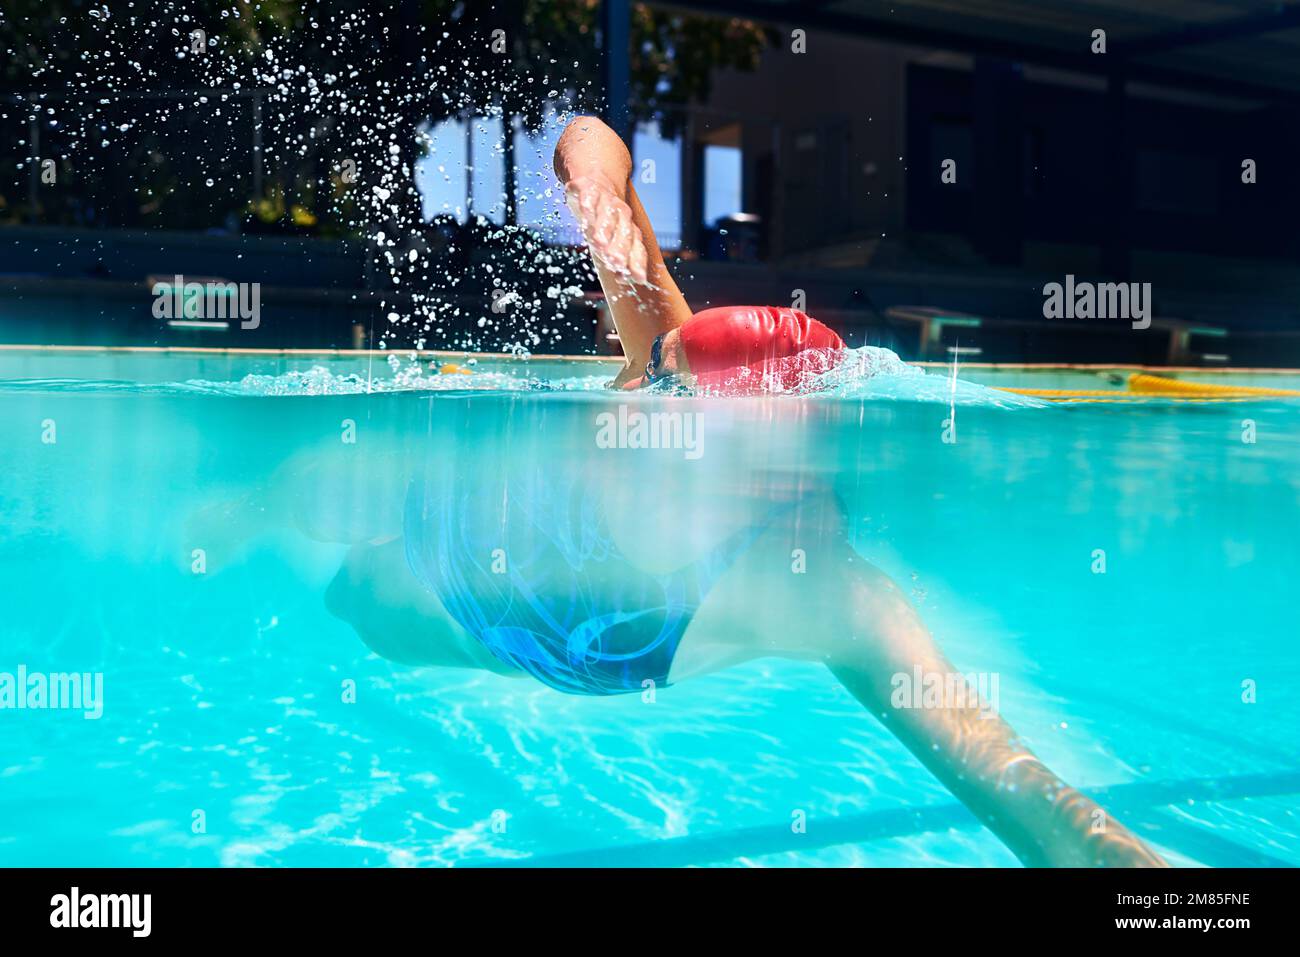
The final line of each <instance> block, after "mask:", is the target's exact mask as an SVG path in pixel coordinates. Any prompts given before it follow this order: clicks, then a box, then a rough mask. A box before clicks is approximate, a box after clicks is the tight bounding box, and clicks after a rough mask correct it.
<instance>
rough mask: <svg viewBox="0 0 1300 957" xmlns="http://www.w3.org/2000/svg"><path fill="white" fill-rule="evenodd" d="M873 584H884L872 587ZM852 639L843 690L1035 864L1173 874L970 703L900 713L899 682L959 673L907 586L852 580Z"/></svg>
mask: <svg viewBox="0 0 1300 957" xmlns="http://www.w3.org/2000/svg"><path fill="white" fill-rule="evenodd" d="M870 578H875V579H878V580H875V581H871V580H868V579H870ZM845 586H846V588H847V589H848V594H847V595H846V597H847V598H848V599H849V607H850V608H853V609H856V613H853V612H851V613H850V618H851V621H852V624H851V627H850V628H848V629H846V633H847V634H848V635H849V636H850V637H849V638H848V639H847V640H841V641H840V642H839V643H838V647H834V648H832V649H830V650H829V651H830V653H829V654H828V655H827V657H826V664H827V665H828V666H829V667H830V670H831V672H832V673H833V674H834V675H835V677H836V678H838V679H839V681H840V683H841V684H843V685H844V686H845V688H847V689H848V691H849V692H850V693H851V694H852V695H853V696H854V697H855V698H857V699H858V700H859V701H860V702H862V704H863V705H865V706H866V707H867V709H868V710H870V711H871V712H872V713H873V714H875V715H876V716H877V717H878V718H880V720H881V721H882V722H883V723H884V724H885V726H886V727H888V728H889V730H890V731H891V732H893V734H894V735H895V736H896V737H898V739H899V740H900V741H901V742H902V743H903V744H904V745H906V746H907V749H908V750H909V751H911V752H912V754H914V755H915V756H916V757H917V758H918V759H919V760H920V761H921V763H922V764H924V765H925V766H926V767H927V768H928V769H929V770H930V771H931V773H933V774H934V775H935V777H937V778H938V779H939V780H940V781H941V782H942V783H943V784H944V785H945V786H946V787H947V788H948V789H949V790H950V791H951V792H952V793H953V795H954V796H956V797H957V798H958V799H960V800H961V802H962V803H963V804H965V805H966V806H967V807H968V808H969V809H970V810H971V811H972V812H974V813H975V815H976V816H977V817H978V818H979V819H980V821H981V823H983V824H984V825H986V826H987V827H988V828H989V829H990V830H992V831H993V833H995V834H996V835H997V836H998V837H999V838H1001V839H1002V841H1003V842H1004V843H1005V844H1006V845H1007V846H1008V847H1009V848H1010V849H1011V850H1012V852H1013V853H1015V855H1016V856H1017V857H1019V858H1020V860H1021V861H1022V862H1024V863H1025V864H1026V865H1027V866H1031V867H1034V866H1038V867H1042V866H1050V867H1167V866H1168V864H1166V863H1165V861H1164V860H1162V859H1161V858H1160V857H1159V856H1158V855H1156V854H1154V853H1153V852H1152V851H1151V850H1150V849H1149V848H1148V847H1147V846H1146V845H1145V844H1144V843H1143V842H1142V841H1141V840H1140V839H1139V838H1137V837H1136V836H1135V835H1134V834H1133V833H1132V832H1130V831H1129V830H1128V829H1126V828H1125V827H1123V826H1122V825H1121V824H1119V823H1118V822H1117V821H1115V820H1113V819H1111V818H1109V817H1108V816H1107V815H1106V813H1105V811H1103V810H1102V809H1101V808H1100V807H1099V806H1098V805H1097V804H1096V802H1094V801H1093V800H1091V799H1090V798H1088V797H1086V796H1085V795H1084V794H1082V793H1080V792H1079V791H1078V790H1076V789H1075V788H1073V787H1070V786H1069V785H1067V784H1066V783H1065V782H1064V781H1062V780H1061V779H1060V778H1059V777H1057V776H1056V774H1054V773H1053V772H1052V771H1051V769H1049V768H1048V767H1047V766H1046V765H1045V764H1044V763H1043V762H1042V761H1041V760H1040V759H1039V758H1038V757H1037V756H1036V755H1035V754H1033V753H1032V752H1031V751H1030V750H1029V749H1028V748H1027V747H1026V746H1025V745H1024V744H1023V743H1022V742H1021V741H1020V739H1019V738H1018V737H1017V735H1016V733H1015V731H1014V729H1013V728H1012V727H1011V726H1010V725H1009V724H1007V723H1006V721H1004V720H1003V719H1002V718H1001V716H999V715H998V714H996V713H995V712H990V711H986V710H983V709H982V708H981V706H980V704H978V703H974V702H970V701H967V702H966V705H965V706H952V703H950V704H949V706H945V707H937V708H932V707H912V708H901V707H896V706H895V704H894V702H893V701H892V694H893V691H894V684H893V680H892V676H895V675H899V674H903V675H909V676H910V675H912V674H913V673H914V669H916V668H920V669H921V671H922V673H924V674H934V675H953V674H956V673H957V669H956V668H955V667H954V666H953V665H952V664H951V663H950V662H949V661H948V660H947V658H946V657H944V655H943V654H942V653H941V652H940V651H939V648H938V646H937V645H936V644H935V643H934V639H933V638H932V637H931V635H930V633H929V630H928V629H927V628H926V627H925V625H924V623H923V622H922V621H921V619H920V616H919V615H918V614H917V613H916V610H915V609H914V608H912V606H911V604H910V603H909V602H908V601H907V600H906V599H905V598H904V597H903V595H902V594H901V592H899V590H898V587H897V585H895V584H894V583H893V582H892V581H890V580H889V579H888V577H887V576H885V575H884V574H883V573H881V572H879V571H878V570H876V569H874V568H873V567H872V566H870V565H868V564H866V563H861V566H860V567H859V571H858V575H857V576H856V578H855V580H854V579H851V580H849V581H846V582H845Z"/></svg>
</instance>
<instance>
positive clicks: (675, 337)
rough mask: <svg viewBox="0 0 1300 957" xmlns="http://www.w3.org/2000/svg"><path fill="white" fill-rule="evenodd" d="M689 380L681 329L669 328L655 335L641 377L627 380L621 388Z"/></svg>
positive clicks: (685, 383)
mask: <svg viewBox="0 0 1300 957" xmlns="http://www.w3.org/2000/svg"><path fill="white" fill-rule="evenodd" d="M691 381H692V377H691V374H690V364H689V363H688V362H687V361H686V350H685V349H684V348H683V347H682V337H681V331H680V329H669V330H668V331H667V332H665V333H664V334H663V335H661V336H657V337H656V338H655V341H654V343H653V344H652V345H651V346H650V360H649V361H648V362H647V363H646V364H645V371H644V373H643V374H642V375H641V377H640V378H638V379H633V380H632V381H631V382H628V383H627V384H626V385H624V386H623V388H624V389H641V388H644V387H645V386H648V385H654V384H656V383H660V382H669V383H672V384H675V385H690V384H691Z"/></svg>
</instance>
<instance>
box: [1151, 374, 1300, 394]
mask: <svg viewBox="0 0 1300 957" xmlns="http://www.w3.org/2000/svg"><path fill="white" fill-rule="evenodd" d="M1128 387H1129V391H1131V392H1140V393H1143V394H1145V395H1196V396H1215V395H1222V396H1246V395H1287V396H1300V389H1266V388H1263V387H1261V386H1255V385H1214V384H1212V383H1209V382H1184V381H1182V380H1181V379H1168V378H1166V377H1164V376H1159V375H1147V374H1145V373H1141V372H1139V373H1135V374H1134V375H1131V376H1129V380H1128Z"/></svg>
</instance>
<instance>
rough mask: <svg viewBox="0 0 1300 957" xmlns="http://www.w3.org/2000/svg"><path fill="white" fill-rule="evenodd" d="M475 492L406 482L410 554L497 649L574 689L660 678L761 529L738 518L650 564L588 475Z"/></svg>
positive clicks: (633, 685)
mask: <svg viewBox="0 0 1300 957" xmlns="http://www.w3.org/2000/svg"><path fill="white" fill-rule="evenodd" d="M483 491H484V490H483V489H482V488H473V489H470V488H465V487H463V486H462V487H461V488H459V489H455V488H449V487H448V483H444V482H437V481H434V482H430V481H426V480H423V479H422V480H417V481H415V482H413V483H412V485H411V488H410V492H409V494H408V497H407V504H406V516H405V523H404V525H405V527H404V538H405V541H406V555H407V561H408V562H409V564H410V567H411V570H412V572H413V573H414V574H415V576H416V578H417V579H419V580H420V581H421V582H422V583H423V584H424V585H425V587H427V588H429V589H430V590H431V591H432V592H433V593H434V594H436V595H437V596H438V598H439V600H440V601H441V602H442V605H443V607H444V608H445V609H446V611H447V613H448V614H449V615H450V616H451V617H452V618H453V619H454V620H455V621H456V622H457V623H458V624H459V625H460V626H461V627H462V628H464V629H465V631H466V632H468V633H469V634H470V635H472V636H473V637H474V638H475V639H477V640H478V641H479V642H481V643H482V644H483V646H484V647H486V648H487V649H488V650H489V651H490V652H491V653H492V654H493V655H494V656H495V657H496V658H498V659H499V660H500V661H502V662H504V663H506V664H509V665H511V666H512V667H515V668H518V669H519V670H521V671H524V672H526V673H528V674H530V675H532V676H533V677H535V678H537V679H538V680H539V681H541V682H543V683H544V684H546V685H548V686H549V687H552V688H554V689H556V690H558V691H563V692H567V693H570V694H585V695H611V694H623V693H627V692H637V691H641V690H643V689H645V688H647V687H649V686H651V685H653V686H656V687H664V686H666V685H667V684H668V681H669V673H670V670H671V668H672V665H673V659H674V657H675V656H676V654H677V650H678V646H679V644H680V643H681V640H682V636H683V635H684V634H685V632H686V629H687V627H688V626H689V625H690V623H691V621H692V619H693V617H694V615H695V613H696V611H697V610H698V609H699V607H700V605H701V603H702V602H703V601H704V599H705V597H706V596H707V594H708V593H709V591H710V589H711V588H712V587H713V585H714V583H715V582H716V581H717V580H718V578H719V577H720V576H721V575H723V574H724V573H725V572H726V571H727V569H728V568H730V567H731V565H732V564H733V563H734V562H735V560H736V558H737V557H738V556H739V555H740V554H742V553H743V552H744V551H745V550H746V549H747V548H748V547H749V545H750V544H751V543H752V542H753V540H754V538H755V537H756V536H757V535H759V534H760V533H761V532H762V530H763V526H762V525H761V524H760V525H753V526H749V527H744V528H741V529H739V530H737V531H735V532H734V533H732V534H731V535H729V536H728V537H727V538H725V539H724V540H723V541H721V542H720V543H718V544H717V545H715V546H713V547H711V548H709V549H708V550H707V551H705V552H704V554H702V555H701V556H700V557H698V558H697V559H695V560H694V561H692V562H690V563H689V564H687V565H685V566H683V567H681V568H678V569H675V570H672V571H667V572H663V573H654V572H651V571H647V570H645V569H644V568H643V567H640V566H639V565H638V564H636V563H634V562H633V561H632V560H631V559H629V557H628V556H627V555H626V554H625V553H624V551H623V550H622V549H621V548H620V547H619V545H618V543H617V541H616V536H615V535H614V534H613V533H612V531H611V528H610V521H609V517H608V514H607V511H606V508H607V506H606V502H605V496H604V493H603V490H602V489H601V488H600V487H598V484H597V482H596V481H595V480H593V479H591V478H590V477H588V476H575V475H569V476H563V475H557V474H555V473H549V474H546V475H543V474H534V475H531V476H527V477H524V478H522V479H520V478H519V477H516V480H515V481H513V482H506V483H504V484H503V485H502V486H501V487H500V489H499V493H500V494H483ZM664 533H665V530H664V529H662V528H655V527H653V526H652V525H648V526H647V527H646V529H645V534H647V535H656V534H664Z"/></svg>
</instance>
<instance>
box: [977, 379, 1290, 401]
mask: <svg viewBox="0 0 1300 957" xmlns="http://www.w3.org/2000/svg"><path fill="white" fill-rule="evenodd" d="M1127 386H1128V387H1127V389H1123V390H1121V389H1012V388H1003V389H1002V391H1003V392H1014V393H1015V394H1016V395H1028V396H1034V397H1035V398H1040V399H1047V400H1049V401H1054V402H1143V401H1146V400H1147V399H1180V400H1181V399H1188V400H1193V401H1195V400H1201V401H1210V400H1219V401H1222V400H1225V399H1235V400H1242V399H1258V398H1262V397H1267V396H1300V389H1268V388H1263V387H1261V386H1248V385H1215V384H1213V383H1209V382H1185V381H1183V380H1181V379H1170V378H1167V377H1165V376H1156V375H1149V374H1147V373H1142V372H1138V373H1134V374H1133V375H1131V376H1129V379H1128V383H1127Z"/></svg>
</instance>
